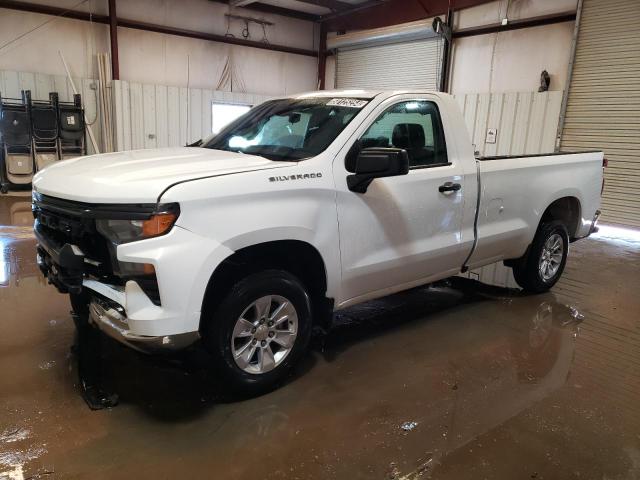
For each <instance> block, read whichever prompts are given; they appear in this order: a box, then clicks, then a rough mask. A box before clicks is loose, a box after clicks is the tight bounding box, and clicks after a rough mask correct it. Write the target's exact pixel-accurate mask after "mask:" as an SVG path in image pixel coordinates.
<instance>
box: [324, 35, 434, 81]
mask: <svg viewBox="0 0 640 480" xmlns="http://www.w3.org/2000/svg"><path fill="white" fill-rule="evenodd" d="M442 47H443V45H442V39H441V38H439V37H435V38H426V39H422V40H413V41H409V42H397V43H390V44H383V45H374V46H368V47H363V48H349V49H338V54H337V65H336V85H337V87H338V88H364V89H395V88H397V89H401V88H426V89H429V90H438V84H439V78H440V77H439V76H440V65H441V62H442Z"/></svg>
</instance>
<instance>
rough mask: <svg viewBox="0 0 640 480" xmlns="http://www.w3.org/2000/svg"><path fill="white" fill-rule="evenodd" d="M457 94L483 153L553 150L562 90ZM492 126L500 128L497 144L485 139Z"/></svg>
mask: <svg viewBox="0 0 640 480" xmlns="http://www.w3.org/2000/svg"><path fill="white" fill-rule="evenodd" d="M455 98H456V101H457V102H458V105H460V106H461V109H462V113H463V115H464V119H465V122H466V124H467V128H468V130H469V136H470V137H471V139H472V140H471V141H472V142H473V144H474V145H475V149H476V151H478V152H479V154H480V155H481V156H491V155H521V154H534V153H550V152H553V151H554V148H555V138H556V132H557V128H558V121H559V116H560V106H561V104H562V92H543V93H537V92H536V93H532V92H518V93H481V94H477V93H467V94H459V95H455ZM489 128H495V129H497V131H498V135H497V138H496V143H495V144H486V143H485V140H486V136H487V129H489Z"/></svg>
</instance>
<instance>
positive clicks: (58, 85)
mask: <svg viewBox="0 0 640 480" xmlns="http://www.w3.org/2000/svg"><path fill="white" fill-rule="evenodd" d="M73 82H74V83H75V84H76V87H77V88H78V89H79V93H80V94H81V95H82V103H83V105H84V108H85V112H86V115H87V119H88V120H89V122H90V123H92V128H93V133H94V135H95V137H96V141H97V142H98V146H99V147H100V148H103V145H102V136H101V135H102V132H101V128H100V116H99V115H98V108H99V104H98V97H97V93H98V91H97V90H94V89H93V88H91V87H92V85H95V87H96V88H97V85H98V82H97V81H96V80H93V79H90V78H78V77H73ZM22 90H31V98H33V99H34V100H48V99H49V92H58V95H59V97H60V100H61V101H63V102H71V101H73V90H72V89H71V84H70V83H69V81H68V80H67V77H66V76H63V75H47V74H45V73H30V72H14V71H10V70H0V94H2V96H3V97H9V98H20V96H21V93H20V92H21V91H22ZM87 149H88V152H89V153H94V152H93V147H92V145H91V142H90V141H89V140H88V139H87Z"/></svg>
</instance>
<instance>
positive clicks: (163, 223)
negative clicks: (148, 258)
mask: <svg viewBox="0 0 640 480" xmlns="http://www.w3.org/2000/svg"><path fill="white" fill-rule="evenodd" d="M166 207H168V208H163V209H162V211H161V212H159V213H154V214H152V215H151V217H149V218H147V219H142V220H96V228H97V230H98V232H100V233H101V234H102V235H104V236H105V237H106V238H107V239H109V240H110V241H112V242H113V243H115V244H121V243H127V242H134V241H136V240H143V239H145V238H152V237H158V236H160V235H164V234H166V233H168V232H169V230H171V228H172V227H173V224H174V223H176V220H177V219H178V215H179V213H180V212H179V209H178V207H177V205H174V204H172V205H169V206H166Z"/></svg>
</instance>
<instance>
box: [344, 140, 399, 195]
mask: <svg viewBox="0 0 640 480" xmlns="http://www.w3.org/2000/svg"><path fill="white" fill-rule="evenodd" d="M407 173H409V155H408V154H407V151H406V150H403V149H401V148H365V149H364V150H362V151H361V152H360V153H359V154H358V157H357V158H356V164H355V173H354V174H353V175H349V176H348V177H347V187H348V188H349V190H351V191H352V192H357V193H365V192H366V191H367V188H368V187H369V184H370V183H371V182H372V181H373V180H374V179H376V178H382V177H395V176H398V175H406V174H407Z"/></svg>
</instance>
